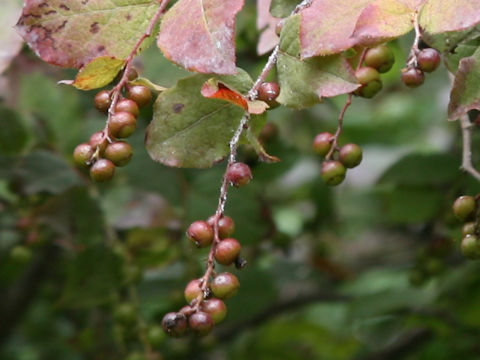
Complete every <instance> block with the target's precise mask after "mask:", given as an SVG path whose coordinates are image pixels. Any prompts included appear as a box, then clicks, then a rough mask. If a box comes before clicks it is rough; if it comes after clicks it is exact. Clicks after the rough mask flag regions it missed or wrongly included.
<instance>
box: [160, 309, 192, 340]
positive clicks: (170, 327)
mask: <svg viewBox="0 0 480 360" xmlns="http://www.w3.org/2000/svg"><path fill="white" fill-rule="evenodd" d="M162 327H163V330H164V331H165V332H166V333H167V334H168V335H170V336H173V337H179V336H182V335H183V334H185V332H186V331H187V329H188V322H187V318H186V316H185V315H183V314H182V313H176V312H170V313H167V314H165V316H164V317H163V319H162Z"/></svg>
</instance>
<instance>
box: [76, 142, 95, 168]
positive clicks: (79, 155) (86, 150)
mask: <svg viewBox="0 0 480 360" xmlns="http://www.w3.org/2000/svg"><path fill="white" fill-rule="evenodd" d="M93 153H94V150H93V148H92V147H91V146H90V144H88V143H83V144H79V145H77V147H76V148H75V150H73V161H75V164H76V165H78V166H83V167H87V166H88V164H87V163H88V162H89V161H90V159H91V158H92V156H93Z"/></svg>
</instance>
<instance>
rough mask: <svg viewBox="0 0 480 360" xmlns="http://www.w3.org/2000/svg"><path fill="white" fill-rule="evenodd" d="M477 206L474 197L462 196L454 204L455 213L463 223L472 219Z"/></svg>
mask: <svg viewBox="0 0 480 360" xmlns="http://www.w3.org/2000/svg"><path fill="white" fill-rule="evenodd" d="M476 207H477V205H476V203H475V199H474V198H473V196H466V195H464V196H460V197H458V198H457V199H456V200H455V202H454V203H453V207H452V208H453V213H454V214H455V216H456V217H457V218H458V219H460V220H461V221H465V220H467V219H468V218H470V217H472V216H473V215H474V213H475V209H476Z"/></svg>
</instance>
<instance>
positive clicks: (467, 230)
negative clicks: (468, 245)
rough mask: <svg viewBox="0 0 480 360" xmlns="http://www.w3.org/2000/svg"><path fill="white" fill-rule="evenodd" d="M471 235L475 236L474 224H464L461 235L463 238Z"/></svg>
mask: <svg viewBox="0 0 480 360" xmlns="http://www.w3.org/2000/svg"><path fill="white" fill-rule="evenodd" d="M473 234H475V223H474V222H473V221H471V222H467V223H465V224H464V225H463V227H462V235H463V236H464V237H465V236H467V235H473Z"/></svg>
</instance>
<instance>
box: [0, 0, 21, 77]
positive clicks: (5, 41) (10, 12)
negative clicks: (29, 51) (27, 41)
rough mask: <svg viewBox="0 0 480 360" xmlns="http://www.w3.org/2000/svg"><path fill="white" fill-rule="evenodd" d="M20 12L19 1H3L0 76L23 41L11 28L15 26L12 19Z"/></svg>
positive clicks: (0, 35) (0, 15)
mask: <svg viewBox="0 0 480 360" xmlns="http://www.w3.org/2000/svg"><path fill="white" fill-rule="evenodd" d="M21 11H22V6H21V2H20V1H19V0H3V1H2V11H0V28H1V29H2V31H1V32H0V49H1V52H0V74H1V73H3V72H4V71H5V70H6V69H7V67H8V66H9V65H10V62H11V61H12V59H13V58H14V57H15V56H16V55H17V54H18V53H19V52H20V50H21V49H22V44H23V40H22V38H21V37H20V36H18V34H17V33H16V32H15V30H14V29H13V28H12V27H13V25H15V22H14V19H15V18H17V17H18V15H19V14H20V13H21Z"/></svg>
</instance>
